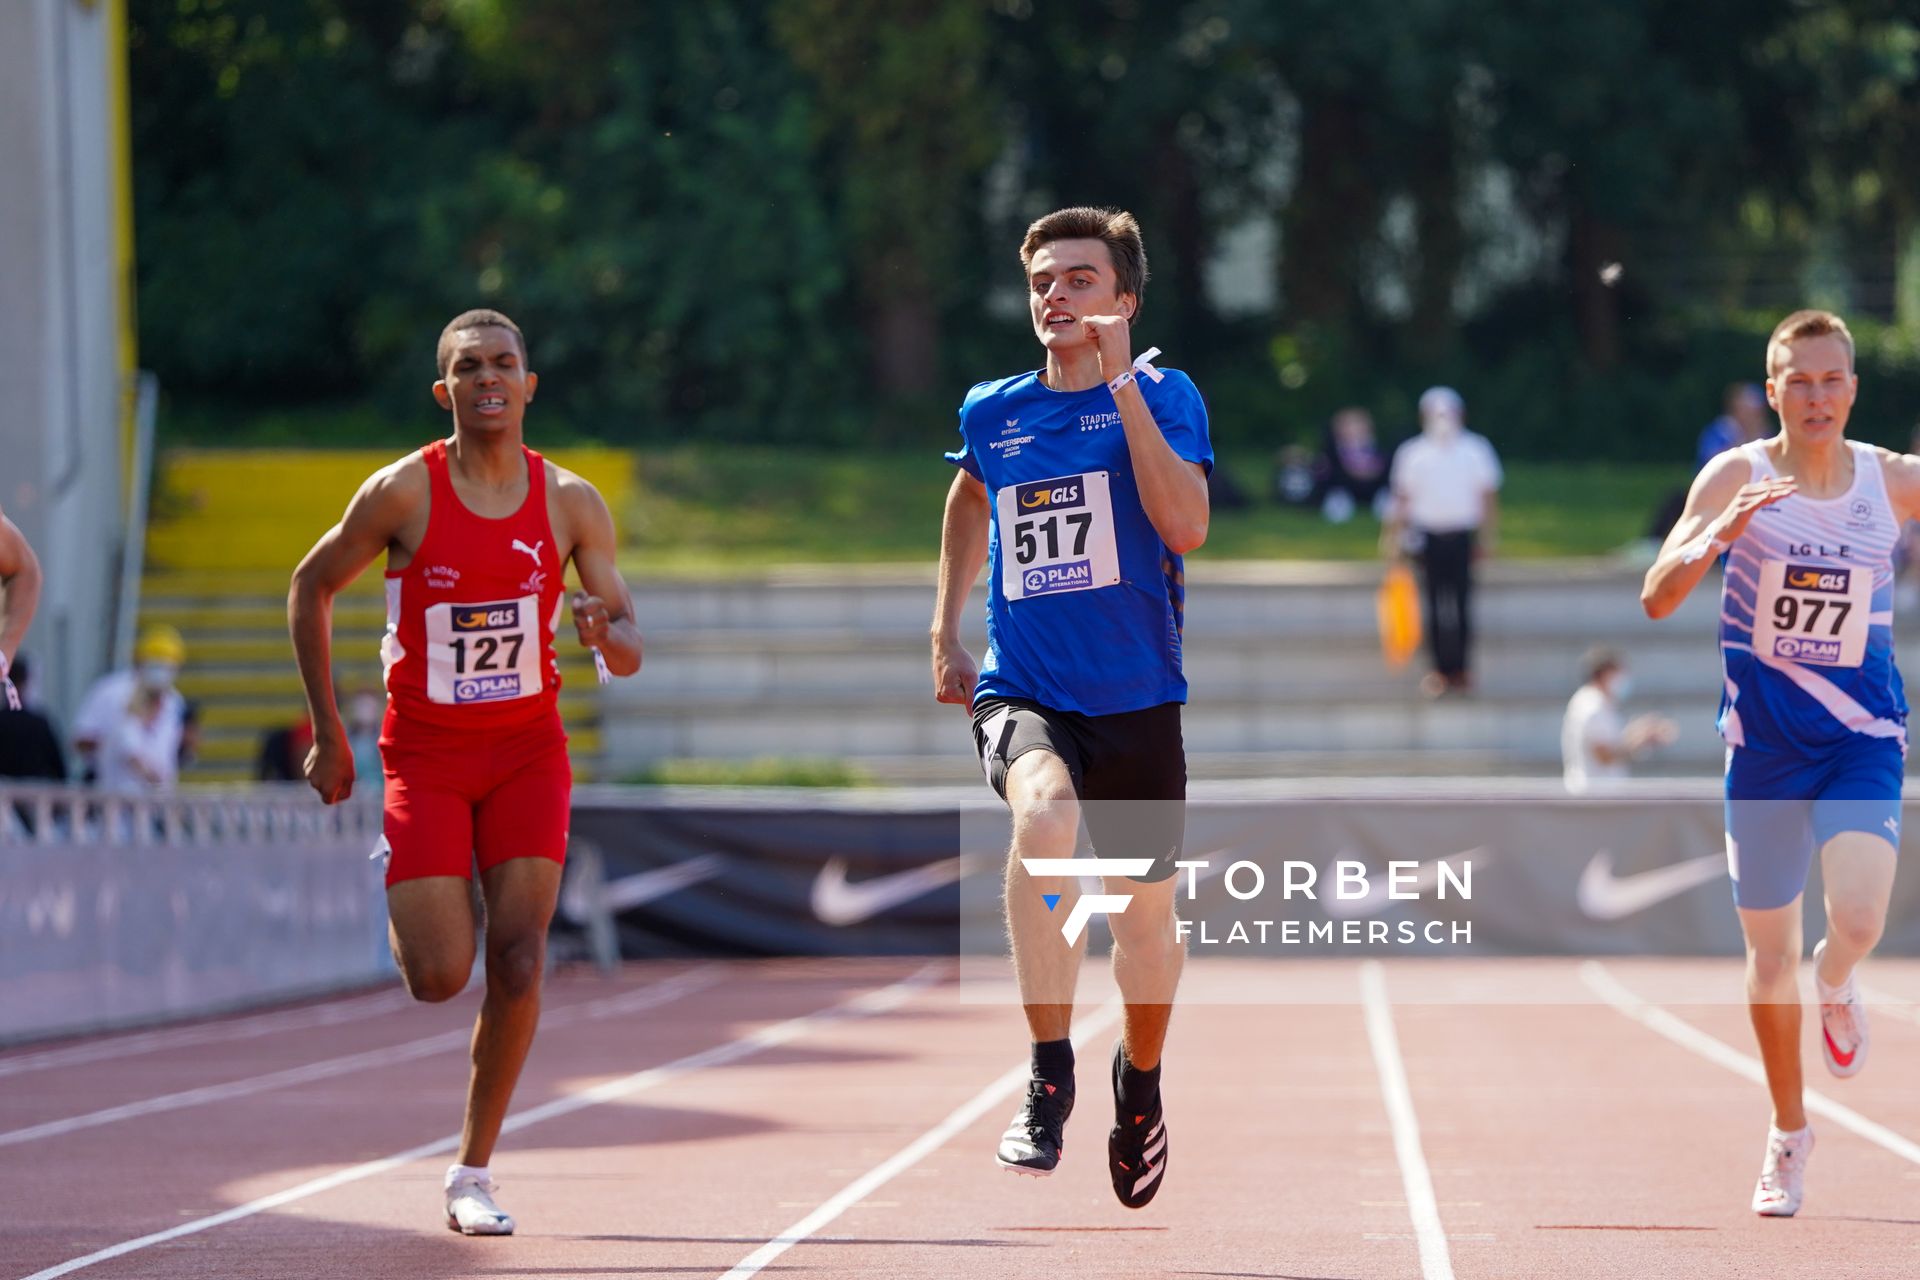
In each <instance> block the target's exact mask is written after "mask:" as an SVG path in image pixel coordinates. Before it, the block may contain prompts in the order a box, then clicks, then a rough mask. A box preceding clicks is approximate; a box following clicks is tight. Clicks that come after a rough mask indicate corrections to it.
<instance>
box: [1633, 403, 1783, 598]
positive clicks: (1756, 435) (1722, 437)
mask: <svg viewBox="0 0 1920 1280" xmlns="http://www.w3.org/2000/svg"><path fill="white" fill-rule="evenodd" d="M1720 404H1721V412H1720V416H1719V417H1717V418H1715V419H1714V420H1713V421H1712V422H1709V423H1708V424H1707V425H1706V427H1705V428H1703V429H1702V430H1701V432H1700V439H1699V441H1698V443H1697V444H1696V445H1695V446H1694V458H1693V470H1694V474H1695V475H1698V474H1699V473H1700V469H1701V468H1702V467H1704V466H1706V465H1707V464H1708V463H1709V462H1712V461H1713V460H1714V459H1715V458H1717V457H1719V456H1720V455H1721V454H1723V453H1725V452H1726V451H1727V450H1729V449H1738V448H1739V447H1740V446H1741V445H1743V444H1750V443H1751V442H1753V441H1755V440H1758V439H1760V438H1761V437H1762V436H1764V435H1766V434H1767V432H1768V430H1769V428H1770V427H1771V426H1772V423H1773V418H1772V411H1771V409H1769V407H1768V405H1767V393H1766V392H1765V391H1762V390H1761V389H1760V387H1759V386H1758V385H1757V384H1755V383H1751V382H1733V383H1729V384H1728V385H1727V390H1726V394H1725V395H1724V396H1722V397H1721V401H1720ZM1686 507H1687V489H1686V486H1684V485H1683V486H1681V487H1680V488H1678V489H1675V490H1674V491H1673V492H1672V493H1670V494H1668V495H1667V496H1666V498H1665V500H1664V501H1662V502H1661V504H1660V506H1659V509H1658V510H1656V511H1655V512H1654V513H1653V523H1652V524H1650V525H1648V526H1647V536H1646V539H1645V541H1644V542H1643V543H1642V545H1641V546H1639V547H1638V548H1636V552H1637V558H1638V559H1640V560H1645V561H1646V563H1648V564H1652V563H1653V557H1654V556H1656V555H1658V554H1659V548H1660V544H1661V543H1663V542H1665V541H1666V540H1667V535H1668V534H1669V533H1671V532H1673V526H1674V525H1676V524H1678V523H1680V513H1681V512H1682V511H1684V510H1686Z"/></svg>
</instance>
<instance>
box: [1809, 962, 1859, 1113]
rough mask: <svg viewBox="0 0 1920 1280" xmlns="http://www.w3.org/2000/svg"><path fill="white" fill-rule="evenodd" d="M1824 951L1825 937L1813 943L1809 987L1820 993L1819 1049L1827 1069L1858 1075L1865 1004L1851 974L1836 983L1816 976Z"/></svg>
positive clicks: (1843, 1074) (1843, 1073) (1842, 1073)
mask: <svg viewBox="0 0 1920 1280" xmlns="http://www.w3.org/2000/svg"><path fill="white" fill-rule="evenodd" d="M1826 951H1827V940H1826V939H1825V938H1822V939H1820V941H1819V942H1817V943H1815V944H1814V947H1813V989H1814V992H1815V993H1816V994H1818V995H1819V997H1820V1052H1821V1055H1822V1056H1823V1057H1825V1058H1826V1060H1827V1070H1829V1071H1831V1072H1833V1074H1835V1075H1836V1076H1839V1077H1841V1078H1842V1079H1845V1078H1846V1077H1847V1076H1851V1075H1858V1074H1859V1072H1860V1068H1862V1067H1864V1066H1866V1065H1867V1005H1866V1002H1865V1001H1864V1000H1862V999H1861V998H1860V988H1859V986H1858V984H1856V983H1855V982H1854V980H1853V975H1852V974H1848V975H1847V980H1846V981H1845V982H1843V983H1841V984H1840V985H1839V986H1837V987H1830V986H1828V985H1827V984H1826V983H1824V982H1822V981H1821V980H1820V957H1821V956H1823V955H1825V954H1826Z"/></svg>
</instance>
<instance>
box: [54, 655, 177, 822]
mask: <svg viewBox="0 0 1920 1280" xmlns="http://www.w3.org/2000/svg"><path fill="white" fill-rule="evenodd" d="M133 657H134V665H133V669H132V670H130V671H113V672H109V673H108V674H106V675H104V676H102V677H100V679H99V680H97V681H95V682H94V686H93V688H92V689H90V690H88V692H87V696H86V699H85V700H84V701H83V702H82V703H81V704H80V714H79V715H77V716H75V717H74V726H73V745H74V747H75V748H76V749H77V750H78V751H79V753H80V755H81V758H82V759H83V760H85V761H86V762H87V766H88V769H89V770H90V772H91V775H92V777H93V780H94V781H95V782H96V783H98V784H99V786H100V787H101V788H102V789H103V790H109V791H169V790H172V788H173V785H174V783H175V782H176V781H177V780H178V779H179V775H180V748H181V742H182V740H183V737H184V735H185V733H186V729H187V702H186V699H185V698H183V697H182V696H181V695H180V691H179V690H178V689H176V688H174V677H175V676H177V675H178V674H179V672H180V666H181V664H182V663H183V662H185V661H186V657H187V646H186V642H185V641H183V640H182V639H181V638H180V633H179V632H178V631H176V630H174V629H173V628H172V627H169V626H165V625H158V626H152V627H149V628H147V630H146V631H145V632H143V633H142V634H141V636H140V640H139V643H138V644H136V645H135V646H134V650H133Z"/></svg>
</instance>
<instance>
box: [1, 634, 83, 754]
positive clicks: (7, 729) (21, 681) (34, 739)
mask: <svg viewBox="0 0 1920 1280" xmlns="http://www.w3.org/2000/svg"><path fill="white" fill-rule="evenodd" d="M12 670H13V686H14V688H15V689H17V690H19V693H20V706H21V707H22V710H19V711H9V710H7V708H6V706H5V704H4V703H0V778H46V779H49V780H51V781H54V782H65V781H66V779H67V759H66V757H65V756H64V755H62V754H61V752H60V735H59V734H57V733H55V732H54V729H53V721H52V720H50V719H48V718H47V716H46V714H45V713H44V712H42V711H40V709H39V708H38V707H37V706H36V705H35V703H34V698H33V691H32V690H31V688H29V684H30V683H31V676H32V674H33V665H32V663H30V662H29V661H28V660H27V655H26V654H24V653H16V654H15V655H14V656H13V668H12Z"/></svg>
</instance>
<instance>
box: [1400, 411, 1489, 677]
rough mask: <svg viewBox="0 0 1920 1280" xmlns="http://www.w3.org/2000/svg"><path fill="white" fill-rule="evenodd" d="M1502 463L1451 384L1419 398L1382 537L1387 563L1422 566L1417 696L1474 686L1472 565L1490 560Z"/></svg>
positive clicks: (1403, 448)
mask: <svg viewBox="0 0 1920 1280" xmlns="http://www.w3.org/2000/svg"><path fill="white" fill-rule="evenodd" d="M1500 481H1501V473H1500V459H1499V458H1498V456H1496V455H1495V453H1494V451H1493V446H1492V445H1491V444H1488V443H1487V441H1486V438H1485V437H1483V436H1478V435H1475V434H1474V433H1473V432H1471V431H1468V430H1467V429H1466V402H1465V401H1463V400H1462V399H1461V398H1460V393H1459V392H1457V391H1455V390H1454V389H1453V388H1452V387H1429V388H1428V389H1427V390H1426V392H1425V393H1424V394H1422V395H1421V397H1420V434H1419V435H1417V436H1415V437H1414V438H1413V439H1411V440H1409V441H1407V442H1406V443H1405V444H1403V445H1401V446H1400V448H1399V450H1398V451H1397V452H1396V453H1395V454H1394V455H1393V465H1392V468H1391V470H1390V472H1389V479H1388V487H1389V488H1390V489H1391V490H1392V493H1393V500H1392V505H1391V507H1390V508H1389V510H1388V514H1387V522H1386V525H1385V528H1384V529H1383V530H1382V534H1381V549H1382V550H1383V552H1384V553H1385V554H1386V555H1387V557H1388V558H1389V559H1397V558H1399V557H1401V556H1412V557H1413V558H1414V559H1415V560H1416V561H1417V562H1418V563H1419V566H1420V575H1421V579H1422V585H1423V587H1424V588H1425V596H1426V607H1427V640H1428V644H1429V646H1430V648H1431V651H1432V654H1433V671H1432V672H1431V673H1430V674H1429V675H1428V676H1427V677H1426V679H1425V680H1423V681H1422V682H1421V685H1420V688H1421V690H1422V692H1424V693H1426V694H1427V695H1428V696H1429V697H1437V696H1439V695H1440V694H1443V693H1448V692H1465V691H1466V690H1468V689H1469V688H1471V687H1472V683H1473V682H1472V677H1471V675H1470V674H1469V672H1468V667H1469V664H1470V662H1471V653H1472V647H1473V562H1474V561H1475V560H1476V559H1477V558H1479V557H1480V556H1482V555H1491V554H1492V553H1493V547H1494V528H1495V523H1496V519H1497V517H1498V515H1499V503H1498V494H1499V491H1500Z"/></svg>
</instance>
